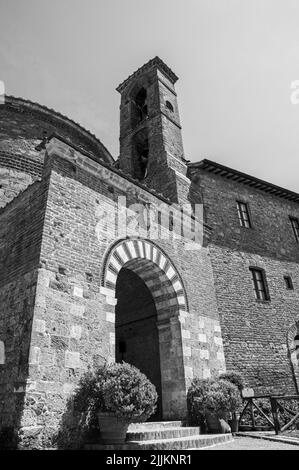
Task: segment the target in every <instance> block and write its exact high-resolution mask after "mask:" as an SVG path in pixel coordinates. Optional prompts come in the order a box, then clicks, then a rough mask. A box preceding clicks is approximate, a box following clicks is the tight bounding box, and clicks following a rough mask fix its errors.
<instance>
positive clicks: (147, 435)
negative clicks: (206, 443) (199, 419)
mask: <svg viewBox="0 0 299 470" xmlns="http://www.w3.org/2000/svg"><path fill="white" fill-rule="evenodd" d="M199 433H200V428H198V427H182V426H178V427H174V426H172V427H168V428H167V427H164V428H163V427H160V428H152V429H151V428H144V429H143V430H142V431H141V430H138V431H133V432H131V431H129V432H127V438H126V440H127V441H152V440H156V439H159V440H160V439H174V438H177V437H187V436H195V435H197V434H199Z"/></svg>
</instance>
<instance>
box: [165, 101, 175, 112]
mask: <svg viewBox="0 0 299 470" xmlns="http://www.w3.org/2000/svg"><path fill="white" fill-rule="evenodd" d="M165 104H166V108H167V109H169V111H171V112H172V113H173V106H172V104H171V103H170V101H166V103H165Z"/></svg>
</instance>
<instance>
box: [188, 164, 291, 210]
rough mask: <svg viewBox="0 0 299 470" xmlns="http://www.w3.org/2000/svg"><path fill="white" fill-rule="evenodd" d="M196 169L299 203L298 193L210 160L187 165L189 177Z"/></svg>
mask: <svg viewBox="0 0 299 470" xmlns="http://www.w3.org/2000/svg"><path fill="white" fill-rule="evenodd" d="M197 169H201V170H205V171H208V172H209V173H213V174H216V175H219V176H222V177H223V178H226V179H229V180H231V181H233V182H236V183H242V184H245V185H247V186H250V187H252V188H255V189H259V190H260V191H264V192H265V193H268V194H271V195H275V196H278V197H281V198H284V199H288V200H289V201H294V202H299V194H298V193H295V192H293V191H290V190H289V189H285V188H281V187H280V186H276V185H275V184H272V183H268V182H267V181H263V180H260V179H259V178H256V177H255V176H250V175H247V174H246V173H242V172H241V171H238V170H234V169H233V168H229V167H227V166H224V165H220V163H216V162H212V161H211V160H207V159H204V160H201V161H200V162H196V163H189V164H188V173H189V174H190V175H192V173H193V174H194V172H196V170H197Z"/></svg>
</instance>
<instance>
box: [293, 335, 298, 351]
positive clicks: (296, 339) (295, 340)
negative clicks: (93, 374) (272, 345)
mask: <svg viewBox="0 0 299 470" xmlns="http://www.w3.org/2000/svg"><path fill="white" fill-rule="evenodd" d="M294 345H295V349H296V350H298V349H299V335H296V336H295V338H294Z"/></svg>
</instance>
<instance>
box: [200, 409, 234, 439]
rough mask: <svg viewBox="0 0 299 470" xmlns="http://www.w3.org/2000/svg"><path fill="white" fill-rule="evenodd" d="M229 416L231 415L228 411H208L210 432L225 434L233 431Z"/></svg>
mask: <svg viewBox="0 0 299 470" xmlns="http://www.w3.org/2000/svg"><path fill="white" fill-rule="evenodd" d="M228 416H229V415H228V414H227V413H220V414H217V413H212V412H208V413H206V423H207V427H208V432H209V433H211V434H215V433H216V434H224V433H228V432H231V427H230V425H229V424H228Z"/></svg>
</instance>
